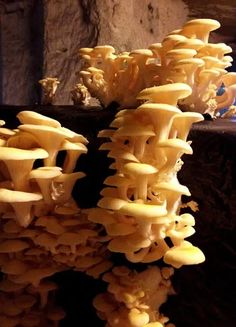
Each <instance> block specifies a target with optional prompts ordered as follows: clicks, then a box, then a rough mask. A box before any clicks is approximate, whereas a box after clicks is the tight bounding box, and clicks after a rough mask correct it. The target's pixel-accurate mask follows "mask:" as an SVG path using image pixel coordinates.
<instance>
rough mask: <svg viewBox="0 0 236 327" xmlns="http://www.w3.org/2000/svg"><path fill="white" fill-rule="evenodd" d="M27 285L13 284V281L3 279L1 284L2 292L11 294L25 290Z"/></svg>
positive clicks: (0, 289)
mask: <svg viewBox="0 0 236 327" xmlns="http://www.w3.org/2000/svg"><path fill="white" fill-rule="evenodd" d="M25 286H26V284H16V283H14V282H12V281H11V280H8V279H3V280H2V281H1V282H0V291H2V292H7V293H8V292H9V293H14V292H18V291H20V290H22V289H23V288H25Z"/></svg>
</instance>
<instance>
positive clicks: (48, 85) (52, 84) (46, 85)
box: [39, 77, 60, 104]
mask: <svg viewBox="0 0 236 327" xmlns="http://www.w3.org/2000/svg"><path fill="white" fill-rule="evenodd" d="M39 84H41V85H42V88H43V95H44V98H43V104H52V103H53V100H54V98H55V94H56V91H57V88H58V85H59V84H60V82H59V80H58V78H55V77H46V78H43V79H41V80H39Z"/></svg>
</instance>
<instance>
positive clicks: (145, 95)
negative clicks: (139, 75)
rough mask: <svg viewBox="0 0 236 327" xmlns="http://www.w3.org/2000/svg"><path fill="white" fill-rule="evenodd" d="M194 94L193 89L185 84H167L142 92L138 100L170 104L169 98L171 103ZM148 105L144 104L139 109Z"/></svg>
mask: <svg viewBox="0 0 236 327" xmlns="http://www.w3.org/2000/svg"><path fill="white" fill-rule="evenodd" d="M191 93H192V89H191V87H190V86H188V85H187V84H184V83H173V84H166V85H161V86H153V87H150V88H147V89H144V90H142V91H141V92H140V93H139V94H138V96H137V99H138V100H149V101H153V102H159V103H163V100H164V103H165V102H167V103H168V98H171V100H169V101H171V103H172V102H173V101H174V100H172V99H173V98H174V99H175V98H176V99H183V98H186V97H187V96H189V95H190V94H191ZM145 105H146V104H143V105H141V106H139V107H138V109H139V108H142V107H143V106H145ZM149 105H150V104H149ZM175 110H176V111H178V109H177V108H175Z"/></svg>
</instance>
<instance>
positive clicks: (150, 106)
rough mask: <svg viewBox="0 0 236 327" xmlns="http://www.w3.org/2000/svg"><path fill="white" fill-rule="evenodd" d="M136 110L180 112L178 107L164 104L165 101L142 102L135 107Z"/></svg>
mask: <svg viewBox="0 0 236 327" xmlns="http://www.w3.org/2000/svg"><path fill="white" fill-rule="evenodd" d="M136 110H137V113H138V112H140V113H141V112H153V113H155V112H156V113H157V112H158V111H160V112H162V111H163V112H165V111H166V112H169V113H173V115H174V114H178V113H181V111H180V109H178V108H176V107H175V106H172V105H169V104H166V103H144V104H142V105H141V106H139V107H138V108H137V109H136Z"/></svg>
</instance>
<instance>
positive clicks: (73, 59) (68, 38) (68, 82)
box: [43, 0, 98, 104]
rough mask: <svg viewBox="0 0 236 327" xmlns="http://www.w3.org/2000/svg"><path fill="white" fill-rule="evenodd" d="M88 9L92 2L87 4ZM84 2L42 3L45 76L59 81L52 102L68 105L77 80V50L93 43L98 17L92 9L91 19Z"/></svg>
mask: <svg viewBox="0 0 236 327" xmlns="http://www.w3.org/2000/svg"><path fill="white" fill-rule="evenodd" d="M89 3H90V6H92V4H93V3H94V1H93V0H92V1H89ZM91 10H92V7H89V6H88V1H75V0H67V1H62V0H51V1H45V2H44V19H45V30H44V44H45V47H44V67H43V74H44V76H45V77H57V78H58V79H59V81H60V85H59V87H58V91H57V93H56V97H55V103H57V104H67V103H69V102H70V90H71V89H72V88H73V86H74V85H75V84H76V82H77V81H78V75H77V73H78V71H79V67H80V66H79V55H78V50H79V48H81V47H91V46H95V45H96V44H97V34H98V27H97V26H98V17H97V15H96V6H94V8H93V13H92V14H93V17H90V12H91Z"/></svg>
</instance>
